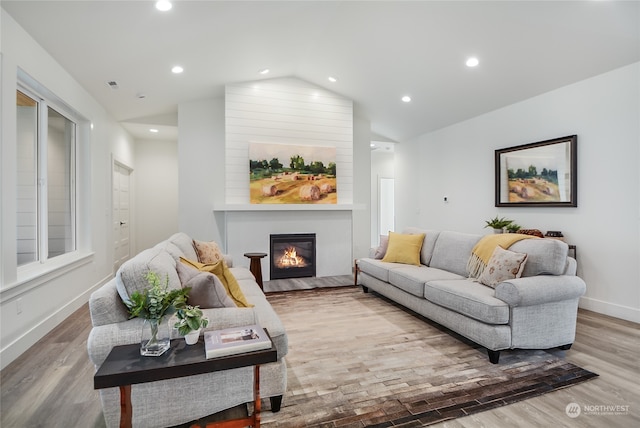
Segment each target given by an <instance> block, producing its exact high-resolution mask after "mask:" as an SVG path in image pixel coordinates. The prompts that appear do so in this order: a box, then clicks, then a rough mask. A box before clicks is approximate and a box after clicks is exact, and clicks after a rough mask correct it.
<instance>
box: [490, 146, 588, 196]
mask: <svg viewBox="0 0 640 428" xmlns="http://www.w3.org/2000/svg"><path fill="white" fill-rule="evenodd" d="M577 146H578V137H577V136H576V135H570V136H567V137H562V138H555V139H553V140H546V141H540V142H537V143H531V144H523V145H520V146H515V147H509V148H506V149H499V150H496V151H495V169H496V178H495V185H496V189H495V198H496V200H495V202H496V203H495V206H496V207H520V206H524V207H531V206H537V207H577V206H578V201H577V184H578V179H577V170H576V167H577V158H578V156H577Z"/></svg>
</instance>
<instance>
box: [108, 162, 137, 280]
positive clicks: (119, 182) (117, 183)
mask: <svg viewBox="0 0 640 428" xmlns="http://www.w3.org/2000/svg"><path fill="white" fill-rule="evenodd" d="M132 171H133V169H131V168H130V167H128V166H126V165H125V164H123V163H121V162H118V161H116V160H114V161H113V175H112V187H113V197H112V200H111V206H112V211H111V212H112V215H111V219H112V224H113V272H114V273H115V272H117V271H118V268H120V266H121V265H122V264H123V263H124V262H126V261H127V260H128V259H129V257H131V190H130V189H131V187H130V181H131V172H132Z"/></svg>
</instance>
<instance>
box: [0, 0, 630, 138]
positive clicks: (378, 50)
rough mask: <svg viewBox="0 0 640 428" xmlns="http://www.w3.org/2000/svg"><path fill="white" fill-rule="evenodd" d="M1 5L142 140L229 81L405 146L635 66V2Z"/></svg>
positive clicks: (218, 94)
mask: <svg viewBox="0 0 640 428" xmlns="http://www.w3.org/2000/svg"><path fill="white" fill-rule="evenodd" d="M0 4H1V5H2V7H3V8H4V9H5V10H6V11H7V12H8V13H9V14H10V15H11V16H12V17H13V18H14V19H15V20H16V21H17V22H18V23H19V24H20V25H21V26H22V27H23V28H24V29H25V30H26V31H27V32H28V33H29V34H30V35H31V36H32V37H33V38H34V39H35V40H36V41H37V42H38V43H40V44H41V45H42V46H43V47H44V49H46V50H47V51H48V52H49V53H50V54H51V55H52V56H53V57H54V58H55V59H56V60H57V61H58V62H59V63H60V64H61V65H62V66H63V67H64V68H65V69H66V70H67V71H68V72H69V73H70V74H71V75H72V76H73V77H74V78H75V79H76V80H77V81H78V82H79V83H80V84H81V85H82V86H83V87H84V88H86V90H87V91H88V92H89V93H90V94H91V95H92V96H93V97H95V98H96V99H97V100H98V102H100V103H101V104H102V105H103V106H104V107H105V108H106V109H107V110H108V111H109V113H110V114H111V115H112V116H113V117H114V118H115V119H116V120H117V121H120V122H122V123H123V124H125V125H128V126H129V129H131V130H137V129H138V128H137V127H136V126H137V125H140V124H145V126H144V127H142V128H145V132H146V129H147V128H148V126H146V124H158V125H168V126H175V125H176V120H177V119H176V117H177V105H178V104H179V103H182V102H185V101H190V100H197V99H205V98H211V97H221V96H223V94H224V86H225V84H227V83H231V82H241V81H252V80H260V79H264V78H274V77H285V76H294V77H297V78H299V79H302V80H305V81H308V82H310V83H313V84H315V85H318V86H321V87H324V88H326V89H328V90H331V91H334V92H336V93H339V94H341V95H343V96H346V97H348V98H350V99H352V100H353V101H354V105H355V111H356V114H358V115H359V116H362V117H364V118H366V119H368V120H369V121H370V122H371V128H372V131H373V132H374V133H375V134H377V136H376V139H379V140H380V139H383V140H384V139H388V140H393V141H402V140H404V139H406V138H409V137H411V136H415V135H419V134H422V133H425V132H429V131H433V130H436V129H439V128H442V127H445V126H448V125H451V124H454V123H457V122H460V121H463V120H465V119H468V118H471V117H474V116H477V115H480V114H483V113H486V112H489V111H492V110H495V109H498V108H500V107H503V106H506V105H509V104H513V103H515V102H518V101H520V100H524V99H527V98H530V97H532V96H535V95H538V94H542V93H545V92H548V91H551V90H553V89H556V88H559V87H562V86H565V85H567V84H570V83H573V82H577V81H580V80H583V79H586V78H589V77H592V76H595V75H598V74H601V73H604V72H607V71H610V70H613V69H615V68H618V67H621V66H624V65H627V64H631V63H634V62H637V61H640V7H639V6H640V3H639V2H638V1H622V2H615V1H567V2H562V1H531V2H529V1H467V2H463V1H406V2H400V1H371V2H367V1H283V2H275V1H254V2H250V1H187V0H178V1H174V2H173V8H172V9H171V10H170V11H168V12H160V11H158V10H156V9H155V8H154V2H153V1H88V0H87V1H55V0H53V1H29V0H20V1H11V0H3V1H2V2H1V3H0ZM471 56H475V57H477V58H478V59H479V65H478V66H477V67H473V68H469V67H467V66H466V65H465V61H466V60H467V58H468V57H471ZM177 64H179V65H181V66H182V67H183V68H184V72H183V73H181V74H178V75H176V74H173V73H172V72H171V68H172V67H173V66H174V65H177ZM264 68H269V70H270V72H269V74H267V75H261V74H259V70H262V69H264ZM329 76H333V77H336V78H337V81H336V82H330V81H329V80H328V77H329ZM109 81H115V82H117V85H118V89H112V88H111V87H110V86H109V85H108V84H107V82H109ZM60 95H61V96H64V94H60ZM404 95H409V96H410V97H411V98H412V101H411V102H409V103H405V102H402V101H401V97H402V96H404ZM136 124H137V125H136ZM138 136H140V135H138Z"/></svg>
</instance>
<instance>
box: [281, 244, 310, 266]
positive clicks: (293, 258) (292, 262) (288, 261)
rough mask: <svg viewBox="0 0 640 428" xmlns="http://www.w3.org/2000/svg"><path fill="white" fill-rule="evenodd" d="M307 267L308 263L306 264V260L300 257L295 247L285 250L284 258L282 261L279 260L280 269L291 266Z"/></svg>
mask: <svg viewBox="0 0 640 428" xmlns="http://www.w3.org/2000/svg"><path fill="white" fill-rule="evenodd" d="M306 265H307V263H306V262H305V260H304V258H303V257H300V256H298V253H297V251H296V249H295V247H289V248H287V249H286V250H284V254H283V255H282V257H280V260H278V267H280V268H285V267H291V266H295V267H304V266H306Z"/></svg>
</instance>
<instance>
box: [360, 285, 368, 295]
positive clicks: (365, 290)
mask: <svg viewBox="0 0 640 428" xmlns="http://www.w3.org/2000/svg"><path fill="white" fill-rule="evenodd" d="M362 291H363V292H365V293H368V292H369V287H365V286H364V285H363V286H362Z"/></svg>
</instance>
